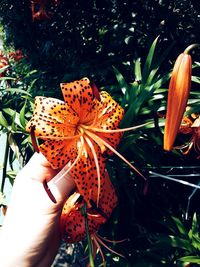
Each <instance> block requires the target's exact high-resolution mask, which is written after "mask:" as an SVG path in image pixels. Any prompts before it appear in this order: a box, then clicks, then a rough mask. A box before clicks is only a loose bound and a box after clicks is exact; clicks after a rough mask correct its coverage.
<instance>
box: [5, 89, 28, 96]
mask: <svg viewBox="0 0 200 267" xmlns="http://www.w3.org/2000/svg"><path fill="white" fill-rule="evenodd" d="M5 91H6V92H11V93H17V94H18V93H20V94H24V95H28V96H31V94H29V93H28V92H27V91H25V90H22V89H19V88H8V89H6V90H5Z"/></svg>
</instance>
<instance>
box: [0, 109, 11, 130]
mask: <svg viewBox="0 0 200 267" xmlns="http://www.w3.org/2000/svg"><path fill="white" fill-rule="evenodd" d="M0 125H2V126H3V127H5V128H8V126H9V125H8V122H7V120H6V118H5V117H4V116H3V112H2V111H0Z"/></svg>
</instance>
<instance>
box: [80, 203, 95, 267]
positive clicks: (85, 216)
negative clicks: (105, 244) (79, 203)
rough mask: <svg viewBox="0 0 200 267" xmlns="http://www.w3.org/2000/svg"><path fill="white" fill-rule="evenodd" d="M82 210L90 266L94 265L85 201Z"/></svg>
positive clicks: (93, 266)
mask: <svg viewBox="0 0 200 267" xmlns="http://www.w3.org/2000/svg"><path fill="white" fill-rule="evenodd" d="M82 212H83V216H84V218H85V230H86V236H87V242H88V252H89V262H90V267H95V265H94V260H93V256H92V244H91V238H90V233H89V226H88V219H87V204H86V202H85V203H84V205H83V208H82Z"/></svg>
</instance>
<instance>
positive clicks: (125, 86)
mask: <svg viewBox="0 0 200 267" xmlns="http://www.w3.org/2000/svg"><path fill="white" fill-rule="evenodd" d="M113 70H114V73H115V76H116V79H117V81H118V83H119V86H120V87H121V91H122V93H123V94H124V100H123V102H122V104H121V105H122V106H123V107H124V106H125V105H126V104H127V103H128V102H129V87H130V86H129V84H128V83H127V82H126V81H125V79H124V77H123V75H122V74H121V73H120V72H119V71H118V70H117V69H116V68H115V67H114V66H113Z"/></svg>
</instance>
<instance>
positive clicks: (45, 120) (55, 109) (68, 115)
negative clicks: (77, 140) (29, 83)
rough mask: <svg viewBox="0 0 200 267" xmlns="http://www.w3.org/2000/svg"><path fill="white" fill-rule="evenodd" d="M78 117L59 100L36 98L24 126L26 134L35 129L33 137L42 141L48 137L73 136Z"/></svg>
mask: <svg viewBox="0 0 200 267" xmlns="http://www.w3.org/2000/svg"><path fill="white" fill-rule="evenodd" d="M77 121H78V117H77V115H76V113H75V112H73V111H72V110H71V108H70V107H68V106H67V104H66V103H65V102H63V101H61V100H58V99H55V98H48V97H42V96H41V97H36V98H35V106H34V113H33V116H32V118H31V120H30V121H29V122H28V124H27V126H26V130H27V131H28V132H30V131H31V127H33V126H34V127H35V135H36V136H40V138H42V139H46V138H49V137H64V136H73V135H74V133H75V127H74V126H75V125H76V123H77Z"/></svg>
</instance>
